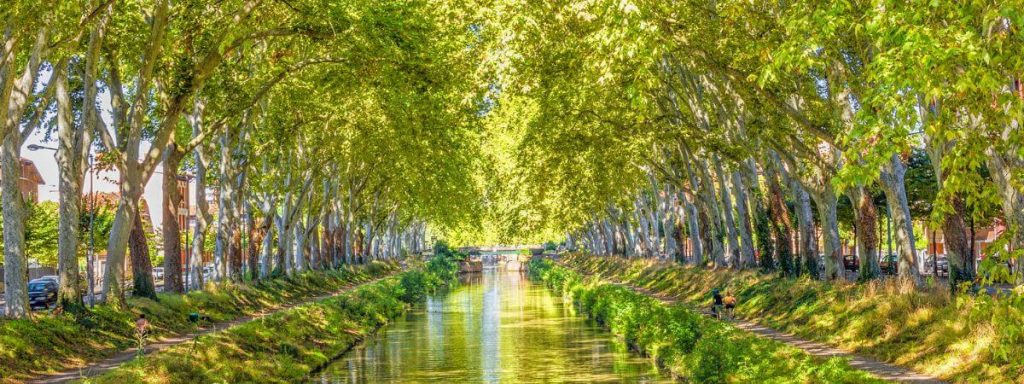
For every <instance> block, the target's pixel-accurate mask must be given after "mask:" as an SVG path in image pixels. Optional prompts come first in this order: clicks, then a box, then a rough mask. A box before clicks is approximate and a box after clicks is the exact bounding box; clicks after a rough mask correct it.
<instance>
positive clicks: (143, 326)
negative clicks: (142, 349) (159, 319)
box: [135, 313, 149, 336]
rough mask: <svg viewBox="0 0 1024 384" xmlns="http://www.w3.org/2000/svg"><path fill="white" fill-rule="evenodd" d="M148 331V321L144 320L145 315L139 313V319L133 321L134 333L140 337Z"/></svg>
mask: <svg viewBox="0 0 1024 384" xmlns="http://www.w3.org/2000/svg"><path fill="white" fill-rule="evenodd" d="M148 330H149V320H146V314H145V313H140V314H139V319H138V320H135V333H137V334H139V335H140V336H145V335H146V331H148Z"/></svg>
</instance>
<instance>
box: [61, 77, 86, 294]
mask: <svg viewBox="0 0 1024 384" xmlns="http://www.w3.org/2000/svg"><path fill="white" fill-rule="evenodd" d="M54 78H55V80H54V81H55V82H56V96H57V135H58V147H57V166H58V168H59V169H60V186H59V189H60V208H59V209H60V218H59V221H58V224H57V225H58V227H57V274H58V275H59V278H60V287H59V288H58V290H57V306H59V307H60V308H62V309H63V310H64V311H66V312H71V313H82V312H84V311H85V305H84V304H83V303H82V292H81V290H79V289H78V285H79V281H80V278H79V274H78V239H79V236H80V222H79V220H80V215H81V209H80V208H81V202H82V177H83V174H82V162H83V158H85V157H86V156H87V154H88V150H89V149H88V148H85V153H83V147H85V146H84V145H83V144H82V143H83V141H85V140H89V139H90V137H91V136H89V135H88V134H87V133H86V132H84V131H85V130H86V128H85V127H84V126H83V127H80V128H76V127H75V125H74V121H73V118H72V111H71V109H72V105H71V100H70V97H68V96H69V95H68V90H67V69H66V68H64V67H62V66H60V65H58V67H57V68H54Z"/></svg>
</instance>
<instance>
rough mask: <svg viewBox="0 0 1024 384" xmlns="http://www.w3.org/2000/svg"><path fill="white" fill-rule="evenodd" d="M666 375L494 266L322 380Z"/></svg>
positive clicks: (557, 300) (415, 312)
mask: <svg viewBox="0 0 1024 384" xmlns="http://www.w3.org/2000/svg"><path fill="white" fill-rule="evenodd" d="M551 381H555V382H580V383H595V382H638V383H658V382H667V381H668V379H667V378H665V377H662V376H659V374H658V372H657V371H656V369H655V368H654V367H653V366H652V364H651V362H650V360H648V359H645V358H642V357H639V356H637V355H636V354H634V353H631V352H630V351H629V350H628V349H627V348H626V347H625V345H623V344H622V343H621V342H619V341H617V340H615V339H614V338H613V336H612V335H611V334H610V333H609V332H607V331H605V330H603V329H601V328H600V327H599V326H597V325H596V324H594V323H593V322H591V321H589V320H587V319H586V317H584V316H582V315H578V314H575V313H574V311H573V310H572V308H571V306H570V305H568V304H566V303H563V302H562V299H561V297H560V296H558V295H554V294H552V292H551V291H550V290H548V289H546V288H545V287H543V286H542V285H540V284H535V283H533V282H531V281H530V280H528V279H527V278H526V276H525V275H523V274H520V273H519V272H506V271H498V270H497V269H495V268H493V267H486V268H484V271H483V272H482V273H476V274H468V275H463V278H462V284H461V285H460V286H459V287H458V288H456V289H454V290H452V291H451V292H448V293H446V294H442V295H436V296H432V297H429V298H428V299H427V301H426V303H424V304H421V305H417V306H415V307H414V308H413V309H412V310H410V311H409V312H408V313H407V314H406V315H405V316H404V317H402V318H399V319H396V320H395V321H394V322H393V323H392V324H390V325H388V326H387V327H386V328H385V329H382V330H381V331H380V332H379V333H378V334H377V335H375V336H373V337H372V338H369V339H368V340H366V341H365V342H364V343H362V344H360V345H359V346H357V347H356V348H354V349H353V350H351V351H349V352H348V353H346V354H345V355H343V356H342V357H341V358H339V359H338V360H336V361H335V362H334V363H332V364H331V365H330V366H328V367H327V368H326V369H324V370H323V371H321V372H320V373H318V374H316V375H315V376H313V377H311V378H310V382H319V383H378V382H403V383H406V382H435V383H480V382H483V383H535V382H551Z"/></svg>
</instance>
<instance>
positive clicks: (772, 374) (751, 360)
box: [530, 260, 881, 383]
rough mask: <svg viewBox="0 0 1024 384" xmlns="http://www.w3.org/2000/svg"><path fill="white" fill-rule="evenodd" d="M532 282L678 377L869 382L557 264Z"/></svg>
mask: <svg viewBox="0 0 1024 384" xmlns="http://www.w3.org/2000/svg"><path fill="white" fill-rule="evenodd" d="M530 273H531V275H532V276H534V277H536V278H539V279H541V280H543V281H544V283H545V284H546V285H548V286H549V287H551V288H553V289H555V290H558V291H560V292H561V293H562V294H564V295H566V296H567V297H569V298H571V299H572V301H573V303H574V304H575V305H576V307H577V308H579V309H580V310H581V311H582V312H584V313H586V314H587V315H588V316H589V317H591V318H593V319H594V320H596V321H597V322H599V323H600V324H602V325H603V326H605V327H606V328H608V329H609V330H611V331H612V332H613V333H614V334H616V335H617V336H619V337H622V338H623V339H624V340H625V341H626V342H627V343H628V344H629V345H630V346H631V347H632V348H634V349H636V350H638V351H640V352H642V353H644V354H645V355H647V356H650V357H651V358H652V359H654V360H655V361H656V362H657V363H658V364H659V365H660V366H662V367H664V368H666V369H668V370H669V371H671V372H672V373H673V374H674V375H677V376H681V377H684V378H686V379H688V380H692V381H694V382H698V383H751V382H786V383H792V382H803V383H872V382H881V381H880V380H877V379H874V378H872V377H870V376H868V375H867V374H866V373H864V372H861V371H858V370H856V369H854V368H851V367H850V366H849V365H848V364H847V363H846V360H845V359H841V358H831V359H821V358H816V357H813V356H810V355H807V354H806V353H804V352H803V351H801V350H799V349H796V348H793V347H790V346H787V345H785V344H782V343H779V342H776V341H773V340H769V339H764V338H761V337H758V336H755V335H753V334H750V333H747V332H744V331H741V330H738V329H736V328H734V327H732V326H730V325H727V324H726V323H723V322H720V321H716V320H712V319H709V318H707V317H705V316H703V315H701V314H699V313H697V312H695V311H693V310H692V309H690V308H688V307H686V306H684V305H675V306H668V305H665V304H663V303H661V302H659V301H657V300H655V299H653V298H651V297H648V296H646V295H642V294H639V293H636V292H633V291H632V290H630V289H628V288H625V287H622V286H619V285H614V284H608V283H601V282H600V281H597V280H596V279H591V280H590V281H586V280H585V279H584V278H583V275H581V274H579V273H577V272H575V271H573V270H570V269H568V268H564V267H561V266H557V265H554V264H553V263H551V262H550V261H548V260H534V261H531V263H530Z"/></svg>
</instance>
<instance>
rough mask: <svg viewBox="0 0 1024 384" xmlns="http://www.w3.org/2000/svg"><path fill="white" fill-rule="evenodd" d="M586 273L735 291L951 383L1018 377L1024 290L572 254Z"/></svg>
mask: <svg viewBox="0 0 1024 384" xmlns="http://www.w3.org/2000/svg"><path fill="white" fill-rule="evenodd" d="M565 261H566V262H567V263H568V264H569V265H571V266H572V267H573V268H577V269H579V270H580V271H583V272H584V273H587V274H591V273H594V274H600V275H604V276H611V277H614V278H615V279H617V280H620V281H623V282H626V283H629V284H631V285H635V286H638V287H643V288H646V289H649V290H651V291H653V292H655V293H658V294H664V295H670V296H675V297H677V298H679V299H680V300H682V301H684V302H687V303H689V304H691V305H696V306H709V305H710V303H711V302H710V300H711V299H710V291H711V289H712V288H719V289H721V290H723V292H724V291H725V290H731V291H732V292H733V293H734V294H736V296H737V297H738V298H739V303H740V304H739V307H738V308H737V310H736V314H737V316H738V317H741V318H745V319H748V320H753V321H756V322H758V323H760V324H762V325H765V326H768V327H771V328H774V329H777V330H781V331H785V332H789V333H793V334H796V335H799V336H801V337H803V338H806V339H811V340H815V341H819V342H825V343H828V344H831V345H835V346H838V347H840V348H843V349H846V350H849V351H853V352H855V353H858V354H862V355H867V356H872V357H875V358H877V359H879V360H884V361H888V362H892V363H896V364H900V365H903V366H907V367H910V368H913V369H914V370H917V371H919V372H923V373H928V374H931V375H934V376H937V377H940V378H943V379H946V380H950V381H954V382H999V383H1004V382H1005V383H1009V382H1024V381H1021V380H1022V379H1021V378H1022V377H1024V296H1022V295H1021V294H1020V292H1017V293H1014V294H1012V295H1010V296H1008V297H1000V298H993V297H989V296H987V295H981V296H972V295H967V294H959V295H956V296H955V297H953V296H951V295H950V294H949V293H948V292H947V291H946V290H945V289H941V288H934V289H926V290H919V289H915V288H914V287H912V286H909V285H907V284H901V283H899V282H898V281H895V280H889V281H883V282H879V281H873V282H870V283H865V284H849V283H827V284H826V283H823V282H820V281H815V280H811V279H808V278H783V277H780V276H778V275H774V274H760V273H757V272H752V271H710V270H707V269H698V268H695V267H691V266H683V265H679V264H674V263H663V262H654V261H649V260H627V259H623V258H615V257H613V258H607V257H591V256H584V255H572V256H569V257H567V258H566V259H565Z"/></svg>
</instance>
